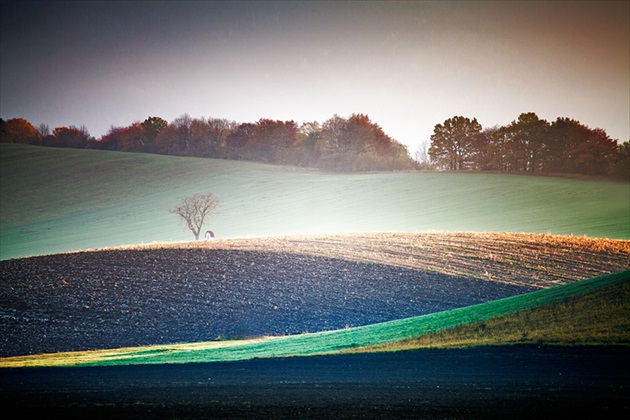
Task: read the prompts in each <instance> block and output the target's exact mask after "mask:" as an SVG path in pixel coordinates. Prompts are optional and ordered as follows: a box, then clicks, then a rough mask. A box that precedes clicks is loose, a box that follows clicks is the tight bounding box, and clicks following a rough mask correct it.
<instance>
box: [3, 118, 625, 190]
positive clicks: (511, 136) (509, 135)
mask: <svg viewBox="0 0 630 420" xmlns="http://www.w3.org/2000/svg"><path fill="white" fill-rule="evenodd" d="M0 141H2V142H8V143H24V144H32V145H40V146H49V147H69V148H81V149H83V148H85V149H99V150H115V151H124V152H139V153H157V154H164V155H172V156H194V157H204V158H217V159H232V160H249V161H257V162H264V163H270V164H277V165H295V166H301V167H311V168H320V169H323V170H329V171H339V172H361V171H384V170H385V171H400V170H413V169H422V170H448V171H499V172H526V173H538V174H568V175H573V174H577V175H587V176H598V177H606V178H611V179H617V180H625V181H628V180H630V142H628V141H626V142H625V143H623V144H618V143H617V141H616V140H613V139H611V138H610V137H609V136H608V135H607V134H606V132H605V131H604V130H602V129H599V128H597V129H591V128H589V127H587V126H585V125H583V124H581V123H580V122H578V121H575V120H573V119H569V118H558V119H557V120H556V121H554V122H551V123H549V122H547V121H545V120H541V119H539V118H538V116H537V115H536V114H535V113H523V114H521V115H520V116H519V117H518V119H517V120H515V121H513V122H512V123H511V124H509V125H507V126H494V127H490V128H485V129H484V128H482V127H481V125H480V124H479V123H478V122H477V120H476V119H474V118H473V119H470V118H465V117H460V116H456V117H453V118H450V119H448V120H446V121H444V123H442V124H437V125H436V126H435V128H434V131H433V135H432V136H431V141H430V143H429V142H428V141H427V142H425V143H424V144H423V145H421V146H420V147H419V148H418V150H417V151H415V154H414V158H412V157H411V156H410V154H409V152H408V151H407V149H406V147H405V146H404V145H402V144H401V143H399V142H397V141H396V140H394V139H392V138H390V137H389V136H388V135H387V134H385V133H384V132H383V130H382V129H381V127H380V126H379V125H378V124H376V123H374V122H372V121H371V120H370V119H369V117H368V116H367V115H364V114H352V115H351V116H350V117H349V118H342V117H339V116H337V115H335V116H333V117H332V118H330V119H328V120H327V121H325V122H324V123H321V124H320V123H318V122H309V123H304V124H302V125H298V124H297V123H296V122H294V121H279V120H271V119H260V120H259V121H257V122H255V123H238V122H236V121H230V120H227V119H221V118H207V119H206V118H191V117H190V116H189V115H188V114H184V115H182V116H180V117H178V118H176V119H175V120H174V121H172V122H170V123H169V122H167V121H166V120H164V119H162V118H159V117H148V118H147V119H145V120H144V121H142V122H139V121H138V122H134V123H132V124H131V125H129V126H127V127H111V128H110V130H109V131H108V133H107V134H105V135H104V136H102V137H101V138H98V139H97V138H94V137H92V136H90V134H89V132H88V130H87V128H86V127H85V126H83V127H80V128H77V127H75V126H70V127H57V128H55V129H54V130H52V131H51V130H50V128H49V127H48V126H47V125H45V124H40V125H39V126H38V127H37V128H36V127H34V126H33V125H32V124H31V123H30V122H28V121H26V120H25V119H23V118H14V119H10V120H6V121H5V120H2V119H0Z"/></svg>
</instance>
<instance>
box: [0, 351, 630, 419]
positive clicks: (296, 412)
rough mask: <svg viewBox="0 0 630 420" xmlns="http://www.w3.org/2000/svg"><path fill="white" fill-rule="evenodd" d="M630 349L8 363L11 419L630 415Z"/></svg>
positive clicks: (4, 399)
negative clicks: (225, 360) (123, 362)
mask: <svg viewBox="0 0 630 420" xmlns="http://www.w3.org/2000/svg"><path fill="white" fill-rule="evenodd" d="M629 357H630V349H627V348H550V347H542V348H538V347H486V348H474V349H456V350H417V351H407V352H398V353H378V354H354V355H339V356H321V357H306V358H302V357H300V358H285V359H258V360H250V361H242V362H230V363H203V364H187V365H152V366H151V365H149V366H125V367H98V368H95V367H92V368H88V367H84V368H34V369H2V370H0V395H1V401H0V402H1V403H2V407H3V412H4V413H14V414H13V415H12V416H11V415H9V417H5V418H28V417H31V416H45V417H47V418H51V417H54V416H55V415H60V416H63V418H68V419H71V418H90V419H98V418H117V419H125V418H135V419H143V418H146V419H167V418H190V419H194V418H265V419H268V418H341V419H343V418H429V419H431V418H464V419H465V418H484V419H488V418H510V419H514V418H528V419H530V418H607V419H608V418H628V415H629V414H630V400H629V398H628V396H629V393H630V365H629V364H628V363H627V361H628V360H629Z"/></svg>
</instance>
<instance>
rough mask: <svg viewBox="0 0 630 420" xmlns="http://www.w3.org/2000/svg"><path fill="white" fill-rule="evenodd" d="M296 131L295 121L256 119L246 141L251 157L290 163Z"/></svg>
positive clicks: (268, 161)
mask: <svg viewBox="0 0 630 420" xmlns="http://www.w3.org/2000/svg"><path fill="white" fill-rule="evenodd" d="M297 133H298V126H297V124H296V123H295V121H279V120H271V119H266V118H263V119H260V120H258V122H256V124H255V126H254V129H253V131H252V133H251V135H250V138H249V142H248V146H249V148H250V149H249V152H250V153H251V157H252V159H253V160H261V161H263V162H266V163H279V164H287V163H290V162H291V156H292V153H293V147H294V145H295V142H296V139H297Z"/></svg>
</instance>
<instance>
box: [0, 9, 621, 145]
mask: <svg viewBox="0 0 630 420" xmlns="http://www.w3.org/2000/svg"><path fill="white" fill-rule="evenodd" d="M0 5H1V13H0V23H1V28H0V29H1V32H0V117H1V118H3V119H5V120H7V119H11V118H25V119H26V120H28V121H29V122H31V123H32V124H33V125H34V126H38V125H39V124H42V123H43V124H47V125H48V126H49V127H50V129H51V130H52V129H53V128H55V127H59V126H70V125H74V126H77V127H80V126H86V127H87V129H88V131H89V132H90V134H91V135H93V136H95V137H97V138H98V137H100V136H102V135H104V134H106V133H107V131H108V130H109V129H110V128H111V127H112V126H114V127H121V126H128V125H130V124H131V123H133V122H135V121H143V120H144V119H146V118H147V117H149V116H158V117H161V118H163V119H165V120H167V121H169V122H171V121H173V120H174V119H176V118H177V117H179V116H181V115H183V114H188V115H190V116H191V117H195V118H202V117H203V118H209V117H212V118H227V119H230V120H234V121H237V122H255V121H257V120H259V119H261V118H270V119H274V120H293V121H296V122H297V123H298V124H301V123H305V122H311V121H318V122H320V123H323V122H324V121H326V120H327V119H329V118H331V117H332V116H334V115H335V114H336V115H339V116H340V117H349V116H351V115H352V114H353V113H362V114H367V115H368V116H369V117H370V119H371V120H372V121H373V122H375V123H377V124H378V125H380V126H381V127H382V128H383V130H384V131H385V133H386V134H388V135H389V136H390V137H392V138H394V139H395V140H397V141H399V142H400V143H402V144H404V145H406V146H407V147H408V149H409V151H410V153H411V154H412V155H413V153H414V152H415V151H416V150H417V148H418V145H420V144H421V143H423V142H426V141H428V140H429V139H430V136H431V134H432V133H433V128H434V127H435V125H436V124H440V123H442V122H444V121H445V120H446V119H448V118H451V117H454V116H464V117H468V118H471V119H472V118H476V119H477V121H479V123H480V124H481V125H482V126H483V127H484V128H486V127H492V126H495V125H507V124H509V123H510V122H512V121H514V120H516V119H517V118H518V116H519V115H520V114H521V113H523V112H535V113H536V114H537V115H538V116H539V117H540V118H542V119H546V120H547V121H550V122H551V121H554V120H555V119H556V118H558V117H568V118H573V119H576V120H578V121H580V122H581V123H583V124H585V125H587V126H589V127H591V128H602V129H604V130H606V132H607V133H608V135H609V136H610V137H611V138H614V139H619V140H620V141H626V140H628V139H630V121H629V120H630V57H629V56H630V32H629V28H630V22H629V20H630V17H629V16H630V7H629V6H630V2H629V1H613V2H606V1H595V2H569V1H551V2H544V1H524V2H519V1H506V2H499V1H490V2H483V1H464V2H458V1H452V2H449V1H409V2H402V1H383V2H370V1H348V2H343V1H337V2H315V1H283V2H263V1H247V2H219V1H202V2H186V1H164V2H159V1H152V2H148V1H145V2H143V1H108V2H97V1H78V2H59V1H54V2H23V1H20V2H13V1H0Z"/></svg>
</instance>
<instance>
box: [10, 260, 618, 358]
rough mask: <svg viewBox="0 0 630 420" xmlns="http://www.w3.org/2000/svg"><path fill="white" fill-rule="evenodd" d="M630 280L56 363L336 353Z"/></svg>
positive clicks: (601, 280)
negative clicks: (360, 322) (339, 325)
mask: <svg viewBox="0 0 630 420" xmlns="http://www.w3.org/2000/svg"><path fill="white" fill-rule="evenodd" d="M629 280H630V270H628V271H623V272H619V273H614V274H609V275H604V276H600V277H596V278H593V279H589V280H583V281H579V282H575V283H570V284H567V285H563V286H557V287H553V288H549V289H544V290H539V291H535V292H531V293H526V294H523V295H519V296H513V297H510V298H506V299H500V300H496V301H492V302H487V303H483V304H479V305H474V306H469V307H465V308H459V309H454V310H450V311H444V312H438V313H435V314H429V315H423V316H418V317H412V318H405V319H400V320H395V321H389V322H383V323H379V324H372V325H367V326H363V327H356V328H348V329H344V330H335V331H325V332H318V333H308V334H300V335H294V336H285V337H271V338H264V339H259V340H243V341H240V342H239V341H232V342H222V343H217V342H209V343H191V344H180V345H171V346H156V347H155V348H151V347H148V348H147V347H144V348H142V349H141V350H140V349H138V350H134V349H126V350H127V351H125V352H121V351H118V352H113V353H109V354H108V353H106V351H104V352H103V354H102V355H101V356H99V352H89V353H90V354H91V357H90V359H89V361H85V360H83V361H81V360H80V359H77V358H74V357H71V355H72V353H67V354H66V355H67V359H66V362H67V363H59V361H57V362H56V363H54V365H58V366H107V365H131V364H170V363H197V362H199V363H201V362H225V361H237V360H246V359H253V358H270V357H288V356H307V355H314V354H325V353H333V352H338V351H342V350H347V349H352V348H356V347H364V346H372V345H378V344H383V343H387V342H392V341H399V340H405V339H410V338H415V337H419V336H422V335H424V334H428V333H436V332H439V331H442V330H446V329H450V328H454V327H458V326H463V325H469V324H474V323H477V322H482V321H485V320H487V319H489V318H492V317H498V316H503V315H507V314H510V313H514V312H517V311H521V310H524V309H529V308H534V307H537V306H540V305H545V304H549V303H553V302H557V301H560V300H563V299H567V298H570V297H574V296H579V295H582V294H585V293H589V292H593V291H595V290H598V289H600V288H603V287H608V286H612V285H615V284H619V283H622V282H625V281H629ZM206 344H207V346H206ZM34 357H38V356H25V357H24V358H23V359H26V358H34ZM39 357H45V356H39ZM9 359H14V360H15V365H16V366H18V365H19V364H18V361H19V359H20V358H8V359H5V360H4V362H5V363H1V362H2V361H1V360H0V367H10V365H11V364H13V363H7V362H10V361H9ZM36 365H39V366H44V365H46V363H45V361H42V363H41V364H36ZM49 365H53V364H49Z"/></svg>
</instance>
